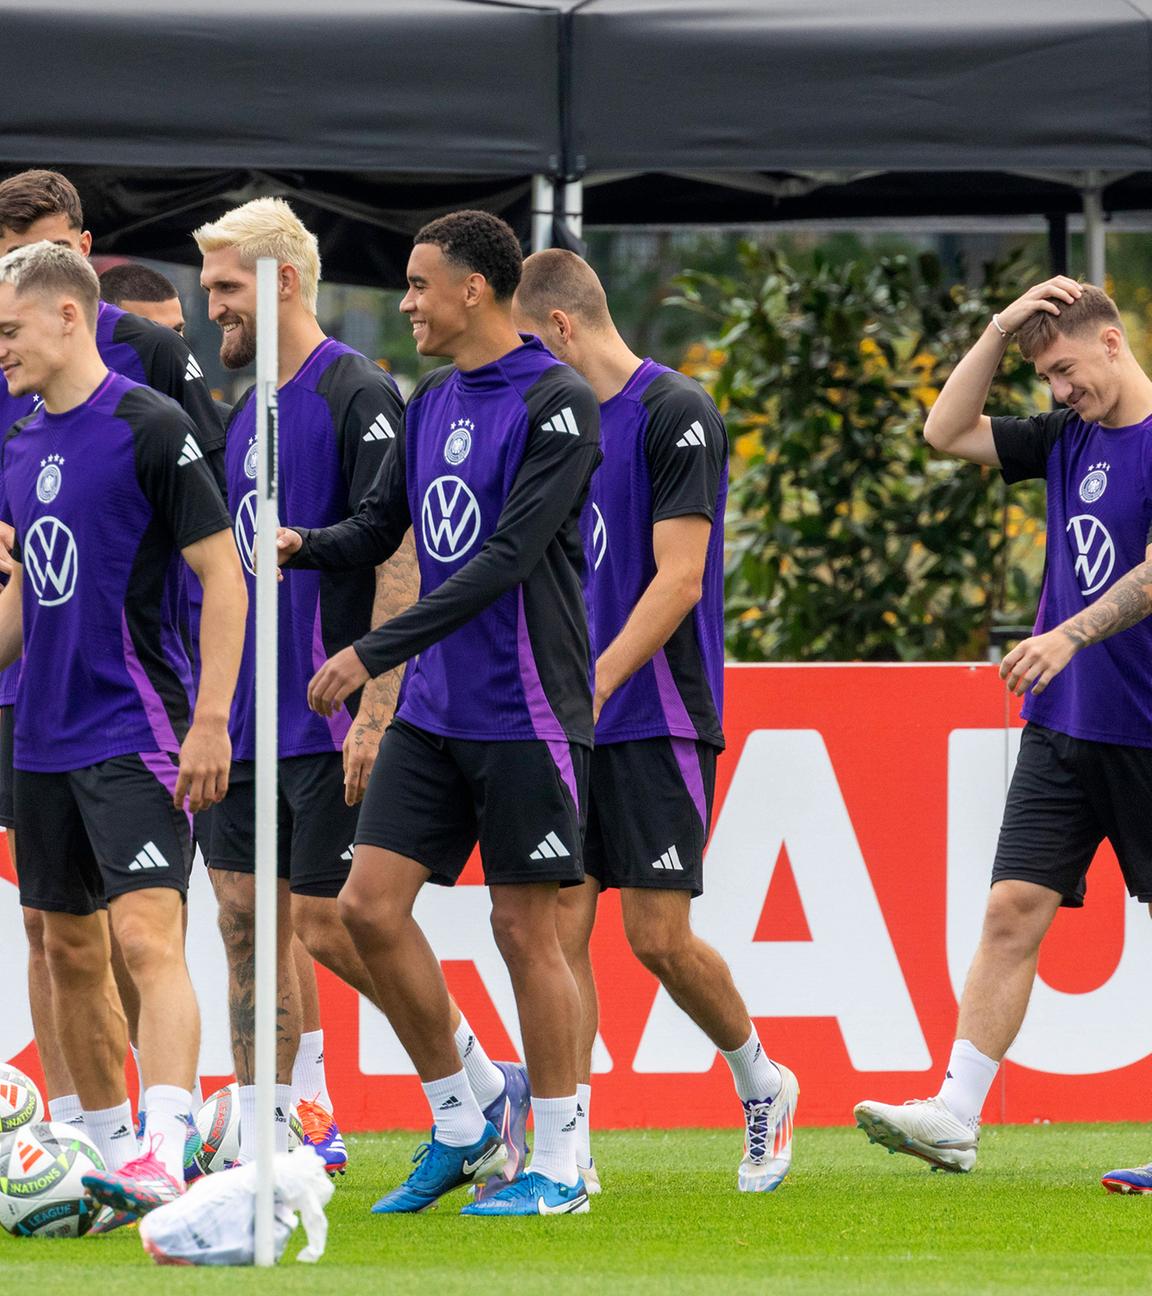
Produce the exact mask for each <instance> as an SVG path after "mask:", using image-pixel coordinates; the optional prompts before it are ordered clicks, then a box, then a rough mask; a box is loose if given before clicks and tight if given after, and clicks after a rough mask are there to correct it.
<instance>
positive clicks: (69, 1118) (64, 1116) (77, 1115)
mask: <svg viewBox="0 0 1152 1296" xmlns="http://www.w3.org/2000/svg"><path fill="white" fill-rule="evenodd" d="M48 1119H49V1120H53V1121H60V1122H61V1123H62V1124H64V1125H75V1126H76V1127H77V1129H83V1128H84V1108H83V1107H81V1106H80V1098H79V1095H77V1094H65V1095H64V1096H63V1097H62V1098H49V1099H48Z"/></svg>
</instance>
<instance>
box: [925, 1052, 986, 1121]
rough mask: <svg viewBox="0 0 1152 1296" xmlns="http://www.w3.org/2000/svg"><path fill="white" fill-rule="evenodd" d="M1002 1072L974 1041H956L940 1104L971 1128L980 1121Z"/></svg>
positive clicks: (949, 1061)
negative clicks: (986, 1101) (989, 1091)
mask: <svg viewBox="0 0 1152 1296" xmlns="http://www.w3.org/2000/svg"><path fill="white" fill-rule="evenodd" d="M999 1070H1000V1063H999V1062H994V1061H993V1060H992V1059H991V1058H990V1057H985V1055H984V1054H983V1053H981V1052H980V1050H979V1049H978V1048H977V1047H976V1046H975V1045H974V1044H973V1043H972V1042H971V1041H970V1040H964V1039H958V1040H956V1041H955V1043H954V1044H953V1045H952V1053H951V1056H950V1057H949V1058H948V1072H947V1074H946V1075H945V1077H944V1083H943V1084H942V1085H941V1086H940V1093H939V1098H940V1101H941V1102H942V1103H943V1104H944V1105H945V1107H947V1108H948V1110H949V1111H950V1112H951V1113H952V1114H953V1116H955V1117H956V1118H957V1119H958V1120H962V1121H963V1122H964V1124H965V1125H971V1124H972V1123H973V1122H975V1121H977V1120H979V1118H980V1113H981V1111H983V1109H984V1101H985V1099H986V1098H987V1097H988V1090H989V1089H991V1088H992V1081H993V1080H995V1079H996V1072H997V1071H999Z"/></svg>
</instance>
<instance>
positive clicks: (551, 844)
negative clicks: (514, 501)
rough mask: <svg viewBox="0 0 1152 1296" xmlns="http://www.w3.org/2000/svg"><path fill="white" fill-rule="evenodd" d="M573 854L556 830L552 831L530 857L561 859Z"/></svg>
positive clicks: (535, 858) (536, 858)
mask: <svg viewBox="0 0 1152 1296" xmlns="http://www.w3.org/2000/svg"><path fill="white" fill-rule="evenodd" d="M571 854H572V852H571V851H570V850H569V849H568V847H567V846H565V845H564V843H563V842H562V841H561V840H560V838H559V837H557V836H556V834H555V833H554V832H550V833H549V834H548V836H547V837H545V838H544V840H543V841H542V842H541V843H540V845H539V846H537V847H536V849H535V850H534V851H533V852H532V854H531V855H529V856H528V858H529V859H534V860H545V859H561V858H567V857H568V856H569V855H571Z"/></svg>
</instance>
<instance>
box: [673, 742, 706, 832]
mask: <svg viewBox="0 0 1152 1296" xmlns="http://www.w3.org/2000/svg"><path fill="white" fill-rule="evenodd" d="M668 741H669V742H670V743H671V744H672V753H673V755H674V756H675V757H676V764H677V765H679V766H680V776H681V778H683V780H684V786H685V787H686V788H687V789H688V795H689V796H690V797H691V798H692V804H693V805H694V806H695V807H696V813H697V814H698V815H699V816H700V823H701V824H702V825H703V826H704V827H705V828H706V827H707V826H708V798H707V796H705V794H704V776H703V775H702V774H701V773H700V754H699V753H698V752H697V750H696V744H695V743H694V742H693V741H692V739H691V738H669V739H668Z"/></svg>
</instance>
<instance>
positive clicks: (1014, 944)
mask: <svg viewBox="0 0 1152 1296" xmlns="http://www.w3.org/2000/svg"><path fill="white" fill-rule="evenodd" d="M1032 890H1033V888H1029V889H1028V890H1026V891H1025V890H1021V889H1018V888H1013V887H1004V886H999V887H993V888H992V892H991V894H990V895H989V897H988V907H987V909H986V910H985V913H984V932H983V940H984V942H985V943H986V944H989V945H994V946H996V947H997V948H999V949H1004V950H1012V949H1018V950H1021V951H1025V952H1027V951H1029V950H1031V949H1033V948H1034V947H1035V946H1036V945H1037V944H1038V943H1039V941H1040V940H1041V938H1042V937H1043V935H1044V932H1045V931H1046V930H1047V928H1048V924H1049V922H1050V921H1051V916H1050V902H1048V901H1047V898H1046V897H1045V896H1043V895H1033V894H1032Z"/></svg>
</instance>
